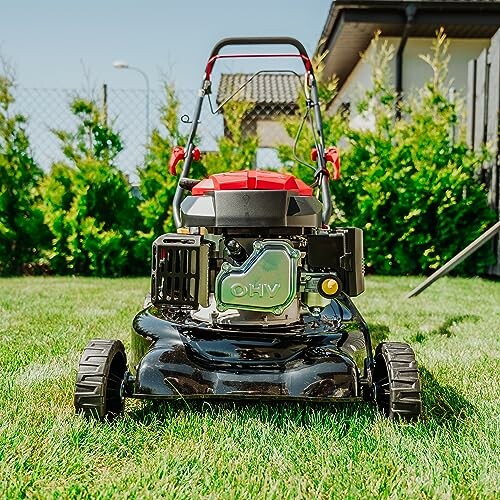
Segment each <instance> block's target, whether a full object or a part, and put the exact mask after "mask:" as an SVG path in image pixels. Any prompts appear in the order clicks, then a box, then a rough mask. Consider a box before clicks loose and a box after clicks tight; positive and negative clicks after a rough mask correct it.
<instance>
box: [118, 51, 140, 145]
mask: <svg viewBox="0 0 500 500" xmlns="http://www.w3.org/2000/svg"><path fill="white" fill-rule="evenodd" d="M113 66H114V67H115V68H117V69H130V70H132V71H136V72H137V73H140V74H141V75H142V76H143V78H144V81H145V82H146V145H147V144H148V142H149V78H148V75H146V73H145V72H144V71H142V69H140V68H136V67H135V66H130V65H129V64H128V63H127V62H125V61H115V62H114V63H113Z"/></svg>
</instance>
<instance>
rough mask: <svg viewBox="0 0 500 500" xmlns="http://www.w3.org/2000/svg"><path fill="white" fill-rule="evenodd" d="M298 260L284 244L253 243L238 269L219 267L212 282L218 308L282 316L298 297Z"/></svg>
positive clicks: (291, 249) (293, 252)
mask: <svg viewBox="0 0 500 500" xmlns="http://www.w3.org/2000/svg"><path fill="white" fill-rule="evenodd" d="M299 259H300V252H299V251H298V250H295V249H294V248H293V247H292V246H291V244H290V243H288V242H286V241H282V240H279V241H276V240H263V241H255V242H254V250H253V252H252V254H251V255H250V257H248V259H247V260H246V261H245V262H244V263H243V264H242V265H241V266H239V267H235V266H231V264H229V263H228V262H225V263H224V264H223V265H222V269H221V271H220V273H219V274H218V275H217V278H216V280H215V300H216V303H217V309H218V310H219V311H225V310H227V309H244V310H253V311H265V312H271V313H273V314H276V315H279V314H282V312H283V310H284V309H285V308H286V307H287V306H288V305H290V303H291V302H292V300H293V298H294V297H295V296H296V294H297V269H298V264H299Z"/></svg>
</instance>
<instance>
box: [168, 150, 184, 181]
mask: <svg viewBox="0 0 500 500" xmlns="http://www.w3.org/2000/svg"><path fill="white" fill-rule="evenodd" d="M185 159H186V153H185V152H184V148H183V147H182V146H175V148H174V149H173V150H172V156H171V157H170V161H169V162H168V170H169V172H170V173H171V174H172V175H175V174H176V173H177V172H176V170H175V169H176V167H177V163H179V162H180V161H181V160H185Z"/></svg>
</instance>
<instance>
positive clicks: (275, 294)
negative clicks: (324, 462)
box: [74, 37, 421, 419]
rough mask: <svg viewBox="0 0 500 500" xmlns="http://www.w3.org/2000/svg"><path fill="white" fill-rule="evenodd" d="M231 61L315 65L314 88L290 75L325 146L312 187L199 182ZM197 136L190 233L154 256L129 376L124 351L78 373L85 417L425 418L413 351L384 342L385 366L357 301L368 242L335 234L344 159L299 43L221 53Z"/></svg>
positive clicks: (102, 356)
mask: <svg viewBox="0 0 500 500" xmlns="http://www.w3.org/2000/svg"><path fill="white" fill-rule="evenodd" d="M234 45H240V46H241V45H250V46H255V45H287V46H291V47H292V48H293V52H289V53H288V52H286V53H271V54H269V53H266V54H262V53H256V54H255V53H253V54H246V53H245V54H221V49H223V48H225V47H227V46H234ZM230 57H238V58H248V57H252V58H257V57H276V58H280V59H282V58H293V57H295V58H298V60H299V62H300V63H303V65H304V68H305V74H304V75H300V74H299V73H296V72H292V71H289V72H288V73H293V75H295V76H296V77H297V78H298V79H299V80H300V82H301V83H300V87H301V89H302V90H301V92H302V93H303V96H304V99H305V103H306V106H305V108H306V111H305V115H304V117H303V120H302V125H303V124H304V123H307V124H308V125H309V126H310V127H311V130H312V136H313V138H314V139H313V144H312V152H311V159H310V160H309V159H308V160H304V159H300V158H298V157H297V154H296V148H295V147H294V157H295V159H296V160H297V162H299V163H302V164H304V165H307V166H310V167H311V168H312V169H313V171H314V179H315V180H314V182H313V183H312V185H307V184H306V183H305V182H303V181H302V180H300V179H298V178H296V177H294V176H293V175H291V174H288V173H283V172H282V171H276V170H275V171H265V170H247V171H238V172H227V173H219V174H214V175H211V176H209V177H208V178H206V179H202V180H199V179H191V178H190V177H189V171H190V166H191V164H192V162H193V161H196V160H199V159H200V151H199V149H198V148H197V147H196V146H195V138H196V133H197V127H198V124H199V121H200V113H201V110H202V105H203V102H204V100H205V99H206V98H207V97H208V99H210V94H211V90H212V70H213V68H214V65H215V63H216V62H217V61H218V60H220V59H225V58H230ZM264 72H265V71H264ZM261 73H263V72H262V71H260V72H257V73H255V74H253V75H252V76H251V77H250V78H249V79H248V81H246V82H245V83H244V84H243V85H242V86H241V88H239V89H237V90H236V91H235V92H234V94H233V95H236V94H237V93H238V92H239V91H241V90H242V88H243V87H244V86H245V85H247V84H248V83H249V82H250V81H251V80H252V79H253V78H255V77H257V76H258V75H259V74H261ZM223 104H224V103H222V105H223ZM220 107H221V106H219V108H220ZM216 111H220V109H218V110H216ZM191 122H192V125H191V132H190V135H189V138H188V141H187V144H186V146H185V147H180V146H177V147H175V148H174V150H173V153H172V157H171V160H170V164H169V169H170V172H171V173H172V174H175V173H176V168H177V164H178V163H179V162H181V161H183V162H184V163H183V166H182V173H181V175H180V178H179V181H178V185H177V189H176V192H175V196H174V200H173V216H174V220H175V224H176V226H177V232H176V233H170V234H163V235H160V236H159V237H158V238H157V239H156V240H155V241H154V243H153V246H152V265H151V293H150V296H149V297H148V298H147V300H146V303H145V304H144V308H143V309H142V310H141V311H140V312H139V313H138V314H137V315H136V316H135V318H134V320H133V329H132V338H131V353H130V359H129V362H128V363H127V356H126V353H125V349H124V346H123V344H122V342H121V341H119V340H104V339H99V340H92V341H91V342H90V343H89V344H88V345H87V347H86V348H85V350H84V351H83V355H82V357H81V361H80V364H79V367H78V373H77V381H76V391H75V397H74V403H75V407H76V410H77V412H79V413H83V414H85V415H94V416H96V417H98V418H101V419H111V418H113V417H116V416H117V415H119V414H120V413H121V412H122V411H123V409H124V400H125V398H138V399H147V400H175V399H180V400H190V399H203V400H209V399H210V400H225V399H230V400H258V401H265V400H270V401H278V400H279V401H290V400H294V401H305V402H337V401H363V400H364V401H373V402H375V403H376V405H377V406H378V408H379V409H380V410H381V411H382V412H383V413H384V414H385V415H386V416H388V417H390V418H403V419H415V418H417V417H418V416H419V414H420V411H421V397H420V380H419V372H418V367H417V363H416V361H415V355H414V353H413V350H412V349H411V347H410V346H408V345H407V344H404V343H399V342H382V343H380V344H379V345H378V346H377V347H376V349H375V352H373V350H372V344H371V338H370V333H369V328H368V325H367V323H366V321H365V320H364V319H363V317H362V316H361V314H360V312H359V311H358V309H357V308H356V306H355V305H354V303H353V301H352V300H351V298H352V297H356V296H358V295H359V294H361V293H362V292H363V291H364V288H365V285H364V264H363V235H362V231H361V230H360V229H358V228H354V227H330V225H329V222H330V218H331V213H332V204H331V196H330V184H329V183H330V182H331V181H336V180H338V179H339V177H340V163H339V154H338V151H337V149H336V148H334V147H329V148H327V147H325V144H324V138H323V129H322V121H321V113H320V106H319V101H318V90H317V84H316V80H315V77H314V71H313V66H312V64H311V60H310V59H309V57H308V55H307V52H306V50H305V49H304V47H303V45H302V44H301V43H300V42H299V41H297V40H295V39H293V38H288V37H279V38H276V37H272V38H268V37H266V38H228V39H224V40H222V41H220V42H219V43H218V44H217V45H216V46H215V47H214V49H213V51H212V53H211V55H210V57H209V59H208V63H207V65H206V68H205V74H204V77H203V81H202V85H201V89H200V92H199V98H198V101H197V105H196V108H195V111H194V114H193V118H192V120H191ZM301 129H302V126H301V127H300V130H301ZM300 130H299V133H298V134H297V137H296V139H295V142H296V143H297V141H298V140H299V135H300V133H301V132H300ZM330 165H331V168H330V169H329V166H330Z"/></svg>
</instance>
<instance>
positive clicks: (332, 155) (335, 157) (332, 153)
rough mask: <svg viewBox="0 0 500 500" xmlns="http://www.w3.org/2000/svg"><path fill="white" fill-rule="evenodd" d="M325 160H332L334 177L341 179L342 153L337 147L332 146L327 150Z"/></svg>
mask: <svg viewBox="0 0 500 500" xmlns="http://www.w3.org/2000/svg"><path fill="white" fill-rule="evenodd" d="M325 160H326V161H327V162H330V163H331V164H332V167H333V175H332V179H333V180H334V181H338V180H339V179H340V155H339V151H338V149H337V148H336V147H333V146H332V147H330V148H328V149H327V150H326V151H325Z"/></svg>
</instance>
